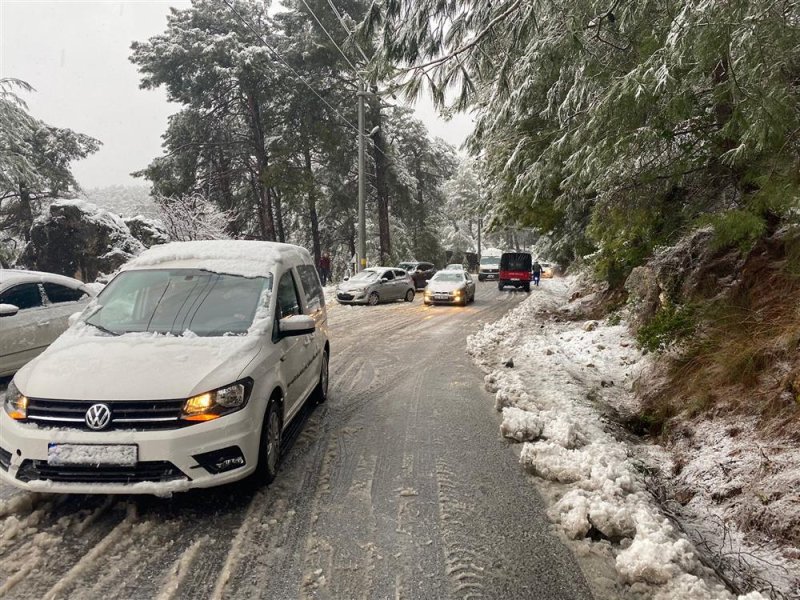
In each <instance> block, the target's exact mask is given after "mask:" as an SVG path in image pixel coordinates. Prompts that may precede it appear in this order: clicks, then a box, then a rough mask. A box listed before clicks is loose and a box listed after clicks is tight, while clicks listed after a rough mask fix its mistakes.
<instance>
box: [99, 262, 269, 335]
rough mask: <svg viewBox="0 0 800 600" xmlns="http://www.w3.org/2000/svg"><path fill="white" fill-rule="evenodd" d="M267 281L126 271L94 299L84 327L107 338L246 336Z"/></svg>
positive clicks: (184, 271)
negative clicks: (188, 334) (132, 335)
mask: <svg viewBox="0 0 800 600" xmlns="http://www.w3.org/2000/svg"><path fill="white" fill-rule="evenodd" d="M271 288H272V277H271V276H269V277H252V278H248V277H242V276H239V275H227V274H222V273H211V272H209V271H203V270H201V269H153V270H134V271H125V272H123V273H121V274H120V275H119V276H117V277H116V278H115V279H114V280H113V281H112V282H111V283H110V284H108V286H107V287H106V288H105V289H104V290H103V292H102V294H100V296H99V297H98V302H99V308H98V310H96V311H95V312H94V313H91V314H90V316H89V317H88V318H86V319H85V322H86V323H88V324H89V325H93V326H95V327H97V328H98V329H101V330H104V331H107V332H109V333H112V334H117V335H119V334H123V333H134V332H151V333H164V334H172V335H183V334H184V333H185V332H187V331H188V332H191V333H193V334H195V335H198V336H201V337H212V336H222V335H231V334H233V335H242V334H246V333H247V330H248V328H249V327H250V325H251V324H252V323H253V318H254V317H255V314H256V310H257V309H258V306H259V302H260V299H261V297H262V293H263V292H264V291H268V290H271Z"/></svg>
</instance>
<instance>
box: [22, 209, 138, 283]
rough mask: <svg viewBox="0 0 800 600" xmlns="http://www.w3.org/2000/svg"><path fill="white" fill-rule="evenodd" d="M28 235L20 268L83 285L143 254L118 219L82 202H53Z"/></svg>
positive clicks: (127, 229) (135, 240)
mask: <svg viewBox="0 0 800 600" xmlns="http://www.w3.org/2000/svg"><path fill="white" fill-rule="evenodd" d="M30 235H31V239H30V242H29V243H28V244H27V246H26V247H25V250H24V251H23V253H22V256H21V257H20V259H19V261H18V262H19V264H21V265H25V266H27V267H30V268H33V269H37V270H40V271H49V272H51V273H59V274H61V275H69V276H72V277H77V278H78V279H81V280H83V281H94V280H95V279H96V278H97V277H98V275H100V274H103V273H112V272H113V271H116V270H117V269H118V268H119V267H120V266H122V265H123V264H125V263H126V262H127V261H129V260H130V259H131V258H132V257H134V256H136V255H137V254H139V253H140V252H142V250H144V246H143V245H142V243H141V242H139V240H137V239H136V238H135V237H134V236H133V235H132V234H131V231H130V229H129V228H128V226H127V225H126V224H125V222H124V221H123V220H122V219H121V218H120V217H119V216H117V215H115V214H114V213H111V212H108V211H107V210H103V209H101V208H98V207H97V206H95V205H94V204H91V203H90V202H86V201H85V200H55V201H54V202H53V203H52V204H51V205H50V207H49V209H48V211H47V212H46V213H45V214H44V215H42V216H40V217H39V218H37V219H36V221H35V222H34V224H33V227H32V228H31V234H30Z"/></svg>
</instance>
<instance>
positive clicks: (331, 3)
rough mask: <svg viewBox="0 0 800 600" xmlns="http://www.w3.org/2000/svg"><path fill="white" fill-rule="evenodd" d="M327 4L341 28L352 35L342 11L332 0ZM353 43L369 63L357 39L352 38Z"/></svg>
mask: <svg viewBox="0 0 800 600" xmlns="http://www.w3.org/2000/svg"><path fill="white" fill-rule="evenodd" d="M304 1H305V0H304ZM328 6H330V7H331V10H332V11H333V14H334V15H336V18H337V19H338V20H339V23H341V25H342V28H343V29H344V30H345V32H346V33H347V35H348V36H352V35H353V33H352V32H351V31H350V28H349V27H348V26H347V23H345V22H344V17H342V13H340V12H339V9H337V8H336V5H335V4H334V3H333V0H328ZM353 43H354V44H355V46H356V48H357V49H358V51H359V52H360V53H361V56H362V57H363V58H364V60H365V61H366V62H367V64H369V58H367V55H366V54H364V51H363V50H362V49H361V45H360V44H359V43H358V41H357V40H353Z"/></svg>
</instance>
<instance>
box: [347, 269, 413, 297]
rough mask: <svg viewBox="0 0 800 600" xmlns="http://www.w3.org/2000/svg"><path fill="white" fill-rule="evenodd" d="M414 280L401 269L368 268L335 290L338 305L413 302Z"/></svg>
mask: <svg viewBox="0 0 800 600" xmlns="http://www.w3.org/2000/svg"><path fill="white" fill-rule="evenodd" d="M414 293H415V292H414V280H413V279H411V276H410V275H409V274H408V273H406V272H405V271H404V270H403V269H396V268H394V267H369V268H367V269H364V270H363V271H361V272H359V273H356V274H355V275H354V276H353V277H351V278H349V279H346V280H345V281H343V282H342V283H340V284H339V285H338V286H337V288H336V300H337V301H338V302H339V303H340V304H369V305H370V306H375V305H376V304H378V303H380V302H393V301H396V300H405V301H406V302H413V300H414Z"/></svg>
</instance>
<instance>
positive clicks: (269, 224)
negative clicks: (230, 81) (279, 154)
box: [247, 94, 275, 241]
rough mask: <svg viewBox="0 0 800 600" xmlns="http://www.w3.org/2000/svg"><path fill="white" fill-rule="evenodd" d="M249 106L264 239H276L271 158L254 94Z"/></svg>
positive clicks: (249, 97)
mask: <svg viewBox="0 0 800 600" xmlns="http://www.w3.org/2000/svg"><path fill="white" fill-rule="evenodd" d="M247 108H248V109H249V112H250V129H251V132H252V134H253V147H254V150H255V155H256V166H257V183H258V185H257V189H258V199H259V201H260V207H259V208H260V213H261V219H262V230H263V236H264V239H266V240H269V241H275V220H274V218H273V215H272V194H271V190H270V188H269V184H268V181H267V169H268V167H269V159H268V157H267V148H266V146H265V145H264V130H263V127H262V126H261V107H260V106H259V105H258V102H256V99H255V97H254V96H253V95H252V94H247Z"/></svg>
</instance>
